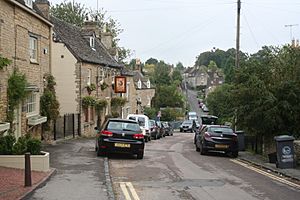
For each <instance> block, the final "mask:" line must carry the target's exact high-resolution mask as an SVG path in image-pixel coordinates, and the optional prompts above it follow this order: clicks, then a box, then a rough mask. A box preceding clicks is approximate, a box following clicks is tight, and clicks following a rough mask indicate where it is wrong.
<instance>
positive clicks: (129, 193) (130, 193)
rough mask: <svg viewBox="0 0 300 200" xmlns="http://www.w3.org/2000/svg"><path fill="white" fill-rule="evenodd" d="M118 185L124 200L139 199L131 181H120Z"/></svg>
mask: <svg viewBox="0 0 300 200" xmlns="http://www.w3.org/2000/svg"><path fill="white" fill-rule="evenodd" d="M120 187H121V190H122V192H123V194H124V196H125V199H126V200H140V198H139V196H138V195H137V193H136V191H135V189H134V187H133V185H132V183H131V182H120ZM131 197H132V198H131Z"/></svg>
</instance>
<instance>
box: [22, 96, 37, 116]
mask: <svg viewBox="0 0 300 200" xmlns="http://www.w3.org/2000/svg"><path fill="white" fill-rule="evenodd" d="M37 94H38V93H36V92H31V93H29V95H28V97H27V99H26V100H25V103H24V111H25V112H26V117H30V116H33V115H37V114H38V99H37V96H38V95H37Z"/></svg>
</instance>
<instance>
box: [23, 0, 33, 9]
mask: <svg viewBox="0 0 300 200" xmlns="http://www.w3.org/2000/svg"><path fill="white" fill-rule="evenodd" d="M25 5H26V6H27V7H29V8H31V9H32V0H25Z"/></svg>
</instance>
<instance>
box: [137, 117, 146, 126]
mask: <svg viewBox="0 0 300 200" xmlns="http://www.w3.org/2000/svg"><path fill="white" fill-rule="evenodd" d="M138 122H139V125H140V126H145V118H143V117H138Z"/></svg>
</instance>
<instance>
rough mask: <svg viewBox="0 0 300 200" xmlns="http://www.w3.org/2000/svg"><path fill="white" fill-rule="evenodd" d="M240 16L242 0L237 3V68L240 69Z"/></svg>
mask: <svg viewBox="0 0 300 200" xmlns="http://www.w3.org/2000/svg"><path fill="white" fill-rule="evenodd" d="M240 15H241V0H238V1H237V27H236V55H235V66H236V68H239V67H240Z"/></svg>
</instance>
